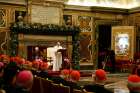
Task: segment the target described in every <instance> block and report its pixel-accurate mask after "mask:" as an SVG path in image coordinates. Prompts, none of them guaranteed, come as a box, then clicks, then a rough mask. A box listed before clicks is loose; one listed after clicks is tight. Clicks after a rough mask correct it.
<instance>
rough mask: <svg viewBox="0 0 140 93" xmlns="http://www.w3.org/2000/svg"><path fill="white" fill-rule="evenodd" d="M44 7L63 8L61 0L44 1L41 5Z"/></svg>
mask: <svg viewBox="0 0 140 93" xmlns="http://www.w3.org/2000/svg"><path fill="white" fill-rule="evenodd" d="M43 5H44V6H49V7H60V8H63V7H64V1H63V0H45V1H44V3H43Z"/></svg>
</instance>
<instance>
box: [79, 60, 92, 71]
mask: <svg viewBox="0 0 140 93" xmlns="http://www.w3.org/2000/svg"><path fill="white" fill-rule="evenodd" d="M93 69H94V65H93V63H91V62H81V63H80V70H93Z"/></svg>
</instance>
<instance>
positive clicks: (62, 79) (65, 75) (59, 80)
mask: <svg viewBox="0 0 140 93" xmlns="http://www.w3.org/2000/svg"><path fill="white" fill-rule="evenodd" d="M42 74H47V73H42ZM38 76H40V77H41V76H43V75H41V74H38ZM44 76H45V75H44ZM44 76H43V77H42V78H48V79H49V80H51V81H53V83H55V84H62V85H64V86H69V87H70V92H71V93H72V91H73V89H81V87H80V86H79V85H78V84H77V81H78V80H79V79H80V73H79V71H77V70H72V71H70V70H68V69H64V70H62V71H61V75H60V76H49V75H46V77H44ZM70 77H71V78H70Z"/></svg>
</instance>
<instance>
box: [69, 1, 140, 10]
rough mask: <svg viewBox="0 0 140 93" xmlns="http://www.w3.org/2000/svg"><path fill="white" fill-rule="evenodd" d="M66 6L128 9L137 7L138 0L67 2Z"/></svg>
mask: <svg viewBox="0 0 140 93" xmlns="http://www.w3.org/2000/svg"><path fill="white" fill-rule="evenodd" d="M66 4H68V5H78V6H101V7H113V8H125V9H130V8H135V7H139V6H140V0H68V1H67V2H66Z"/></svg>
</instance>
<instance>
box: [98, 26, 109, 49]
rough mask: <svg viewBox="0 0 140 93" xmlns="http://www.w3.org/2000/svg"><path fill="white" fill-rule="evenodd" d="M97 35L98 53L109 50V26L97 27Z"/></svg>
mask: <svg viewBox="0 0 140 93" xmlns="http://www.w3.org/2000/svg"><path fill="white" fill-rule="evenodd" d="M98 34H99V37H98V44H99V45H98V48H99V51H100V50H102V49H109V48H111V25H99V26H98Z"/></svg>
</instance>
